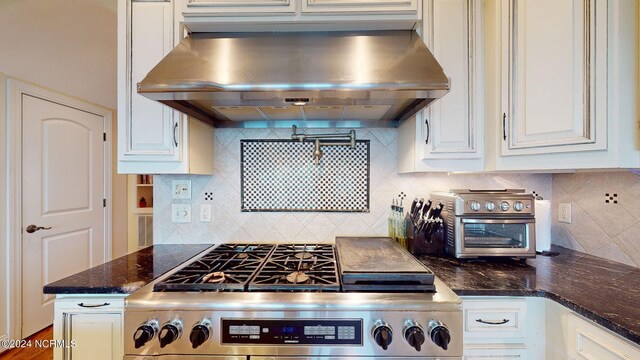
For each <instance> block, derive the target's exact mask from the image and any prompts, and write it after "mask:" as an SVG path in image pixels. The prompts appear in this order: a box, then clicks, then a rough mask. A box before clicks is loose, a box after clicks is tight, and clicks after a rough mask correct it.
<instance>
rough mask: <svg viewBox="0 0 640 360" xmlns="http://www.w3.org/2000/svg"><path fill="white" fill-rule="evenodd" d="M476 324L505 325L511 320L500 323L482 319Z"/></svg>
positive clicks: (503, 320) (477, 320)
mask: <svg viewBox="0 0 640 360" xmlns="http://www.w3.org/2000/svg"><path fill="white" fill-rule="evenodd" d="M476 322H479V323H483V324H488V325H503V324H506V323H508V322H509V319H502V321H500V320H498V321H491V320H489V321H487V320H482V319H476Z"/></svg>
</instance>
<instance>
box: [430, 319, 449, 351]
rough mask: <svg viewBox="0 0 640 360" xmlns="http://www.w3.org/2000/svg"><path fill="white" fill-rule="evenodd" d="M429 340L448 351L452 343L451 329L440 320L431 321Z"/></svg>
mask: <svg viewBox="0 0 640 360" xmlns="http://www.w3.org/2000/svg"><path fill="white" fill-rule="evenodd" d="M429 338H430V339H431V341H433V343H434V344H436V345H437V346H439V347H441V348H443V349H444V350H447V349H448V348H449V343H450V342H451V334H450V333H449V329H447V327H446V326H445V325H444V324H443V323H441V322H440V321H438V320H431V321H429Z"/></svg>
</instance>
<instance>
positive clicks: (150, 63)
mask: <svg viewBox="0 0 640 360" xmlns="http://www.w3.org/2000/svg"><path fill="white" fill-rule="evenodd" d="M130 9H131V30H130V45H131V48H130V53H129V59H130V69H131V70H130V71H131V72H130V83H129V94H130V97H129V111H128V113H127V117H128V118H127V148H126V152H125V154H124V155H125V157H127V156H128V157H129V160H134V161H139V160H144V161H179V160H180V148H179V144H180V130H181V129H180V116H179V115H178V114H176V112H175V111H174V110H172V109H171V108H169V107H167V106H164V105H162V104H160V103H158V102H156V101H153V100H150V99H147V98H146V97H144V96H142V95H139V94H138V93H137V83H138V82H140V81H141V80H142V79H143V78H144V77H145V76H146V75H147V73H148V72H149V71H150V70H151V69H152V68H153V67H154V66H155V65H156V64H157V63H158V62H159V61H160V60H161V59H162V58H163V57H164V56H165V55H166V54H167V53H168V52H169V51H171V49H172V48H173V35H174V33H173V27H172V24H173V21H172V19H173V7H172V6H171V3H169V2H133V3H131V8H130Z"/></svg>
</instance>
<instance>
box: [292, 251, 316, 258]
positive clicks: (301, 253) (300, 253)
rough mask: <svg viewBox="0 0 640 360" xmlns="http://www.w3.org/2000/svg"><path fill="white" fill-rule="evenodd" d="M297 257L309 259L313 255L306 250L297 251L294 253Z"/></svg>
mask: <svg viewBox="0 0 640 360" xmlns="http://www.w3.org/2000/svg"><path fill="white" fill-rule="evenodd" d="M294 256H295V257H296V258H298V259H311V258H312V257H313V255H311V254H310V253H308V252H299V253H296V254H295V255H294Z"/></svg>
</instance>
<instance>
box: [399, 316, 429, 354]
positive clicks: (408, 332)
mask: <svg viewBox="0 0 640 360" xmlns="http://www.w3.org/2000/svg"><path fill="white" fill-rule="evenodd" d="M404 338H405V339H406V340H407V342H408V343H409V345H411V346H413V347H414V348H415V349H416V351H420V350H422V344H424V339H425V336H424V331H423V330H422V327H420V325H418V324H417V323H415V322H413V321H411V322H410V323H407V325H406V327H405V330H404Z"/></svg>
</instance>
